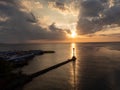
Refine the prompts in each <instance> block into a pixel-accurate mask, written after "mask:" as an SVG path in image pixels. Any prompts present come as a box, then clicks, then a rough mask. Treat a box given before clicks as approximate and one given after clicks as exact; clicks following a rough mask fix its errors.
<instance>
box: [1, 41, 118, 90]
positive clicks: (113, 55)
mask: <svg viewBox="0 0 120 90" xmlns="http://www.w3.org/2000/svg"><path fill="white" fill-rule="evenodd" d="M72 48H75V49H76V52H75V54H76V57H77V61H76V62H70V63H68V64H66V65H63V66H61V67H59V68H57V69H54V70H52V71H49V72H48V73H46V74H43V75H41V76H39V77H37V78H34V79H33V80H32V82H30V83H28V84H26V85H25V86H24V87H23V90H120V43H84V44H83V43H68V44H37V45H34V44H31V45H0V50H31V49H42V50H54V51H56V53H54V54H44V55H42V56H36V57H35V58H34V59H33V60H32V61H30V62H29V65H28V66H25V67H23V68H22V70H23V73H25V74H28V75H29V74H32V73H35V72H37V71H40V70H43V69H45V68H48V67H50V66H52V65H55V64H58V63H60V62H62V61H65V60H67V59H68V58H71V57H72Z"/></svg>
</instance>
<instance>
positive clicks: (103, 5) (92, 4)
mask: <svg viewBox="0 0 120 90" xmlns="http://www.w3.org/2000/svg"><path fill="white" fill-rule="evenodd" d="M79 13H80V14H79V18H78V22H77V30H78V33H79V34H92V33H95V32H98V31H101V30H103V29H105V27H106V28H107V26H108V25H111V26H112V25H114V24H117V27H119V26H120V18H119V15H120V0H82V1H80V10H79Z"/></svg>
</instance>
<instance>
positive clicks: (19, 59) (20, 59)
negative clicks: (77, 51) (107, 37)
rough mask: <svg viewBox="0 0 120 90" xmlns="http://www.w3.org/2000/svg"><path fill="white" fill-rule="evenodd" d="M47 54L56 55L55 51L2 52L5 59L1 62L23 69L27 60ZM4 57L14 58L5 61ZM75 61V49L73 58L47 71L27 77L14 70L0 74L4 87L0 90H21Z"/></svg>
mask: <svg viewBox="0 0 120 90" xmlns="http://www.w3.org/2000/svg"><path fill="white" fill-rule="evenodd" d="M45 53H55V51H41V50H32V51H19V52H18V51H17V52H10V51H6V52H0V54H1V56H2V54H3V57H2V58H1V60H3V61H6V62H5V64H6V63H7V62H10V63H7V64H11V63H12V65H13V66H14V69H16V68H18V67H21V66H22V67H23V66H24V65H27V64H25V62H26V63H27V62H28V61H27V60H30V59H32V58H34V57H35V56H36V55H43V54H45ZM4 56H7V57H10V56H12V57H10V58H7V59H6V60H5V57H4ZM13 56H16V57H13ZM75 61H76V57H75V56H74V48H73V56H72V58H71V59H67V60H66V61H63V62H61V63H58V64H56V65H53V66H50V67H48V68H46V69H43V70H40V71H38V72H35V73H33V74H30V75H27V74H24V73H22V71H17V72H13V71H14V70H11V71H9V72H8V71H7V73H5V72H2V73H3V74H2V73H0V83H1V84H2V86H0V90H17V89H20V88H22V87H23V86H24V85H25V84H27V83H29V82H31V81H32V80H33V79H34V78H36V77H38V76H41V75H43V74H45V73H47V72H49V71H51V70H54V69H57V68H59V67H61V66H63V65H65V64H67V63H69V62H75ZM0 64H1V63H0ZM15 65H16V67H15ZM8 66H9V65H8ZM10 66H11V65H10ZM11 67H12V66H11ZM8 76H9V77H8ZM3 82H4V83H3Z"/></svg>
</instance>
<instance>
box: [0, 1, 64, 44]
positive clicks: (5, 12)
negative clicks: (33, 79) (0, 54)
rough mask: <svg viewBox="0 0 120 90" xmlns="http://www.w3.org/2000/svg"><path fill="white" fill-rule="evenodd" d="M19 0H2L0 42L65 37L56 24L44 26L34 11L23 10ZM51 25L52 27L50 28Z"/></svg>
mask: <svg viewBox="0 0 120 90" xmlns="http://www.w3.org/2000/svg"><path fill="white" fill-rule="evenodd" d="M21 8H22V7H21V5H20V2H19V1H17V0H0V16H1V17H0V42H26V41H29V40H39V39H47V40H54V39H64V38H65V37H66V36H65V33H64V32H63V31H62V30H61V29H58V28H57V27H56V26H55V25H51V26H48V28H49V30H48V29H47V28H42V26H41V25H39V24H38V23H37V19H36V18H35V15H34V14H33V13H32V12H25V11H21ZM50 27H51V28H50Z"/></svg>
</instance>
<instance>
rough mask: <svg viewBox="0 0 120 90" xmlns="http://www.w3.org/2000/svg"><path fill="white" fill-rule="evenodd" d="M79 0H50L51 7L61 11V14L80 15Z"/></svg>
mask: <svg viewBox="0 0 120 90" xmlns="http://www.w3.org/2000/svg"><path fill="white" fill-rule="evenodd" d="M76 2H78V0H76V1H69V0H56V1H48V5H49V8H51V9H53V10H57V11H59V12H60V13H61V14H64V15H67V14H73V15H78V10H77V9H78V7H77V6H78V3H76Z"/></svg>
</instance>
